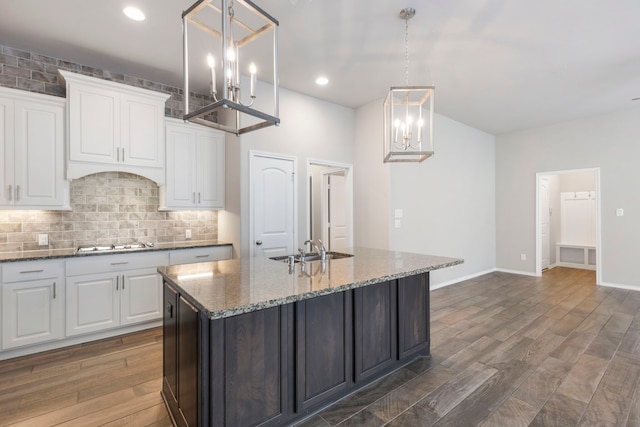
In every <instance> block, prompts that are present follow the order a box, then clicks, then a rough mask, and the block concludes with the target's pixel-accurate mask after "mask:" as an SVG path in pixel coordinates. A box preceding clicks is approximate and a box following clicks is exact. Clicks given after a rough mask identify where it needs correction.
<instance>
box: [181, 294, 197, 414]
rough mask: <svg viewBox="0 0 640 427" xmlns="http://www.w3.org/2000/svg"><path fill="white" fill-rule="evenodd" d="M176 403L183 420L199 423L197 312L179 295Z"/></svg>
mask: <svg viewBox="0 0 640 427" xmlns="http://www.w3.org/2000/svg"><path fill="white" fill-rule="evenodd" d="M177 347H178V364H177V366H178V372H179V374H178V406H179V408H180V416H181V417H182V421H183V422H184V423H185V424H186V425H188V426H197V425H200V424H199V413H198V412H199V411H198V409H199V403H200V401H199V387H200V375H199V373H200V372H199V367H198V362H199V353H200V316H199V313H198V310H197V309H196V308H195V307H194V306H192V305H191V304H189V302H187V301H186V300H185V299H184V298H183V297H182V296H180V297H179V299H178V339H177Z"/></svg>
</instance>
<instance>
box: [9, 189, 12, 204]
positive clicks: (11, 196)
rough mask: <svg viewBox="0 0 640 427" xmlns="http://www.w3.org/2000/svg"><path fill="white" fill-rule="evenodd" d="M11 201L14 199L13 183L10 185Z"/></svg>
mask: <svg viewBox="0 0 640 427" xmlns="http://www.w3.org/2000/svg"><path fill="white" fill-rule="evenodd" d="M9 201H10V202H11V201H13V185H10V186H9Z"/></svg>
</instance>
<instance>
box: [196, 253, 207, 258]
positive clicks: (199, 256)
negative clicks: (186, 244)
mask: <svg viewBox="0 0 640 427" xmlns="http://www.w3.org/2000/svg"><path fill="white" fill-rule="evenodd" d="M196 258H209V254H206V255H196Z"/></svg>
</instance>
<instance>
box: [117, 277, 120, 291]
mask: <svg viewBox="0 0 640 427" xmlns="http://www.w3.org/2000/svg"><path fill="white" fill-rule="evenodd" d="M119 290H120V276H116V291H119Z"/></svg>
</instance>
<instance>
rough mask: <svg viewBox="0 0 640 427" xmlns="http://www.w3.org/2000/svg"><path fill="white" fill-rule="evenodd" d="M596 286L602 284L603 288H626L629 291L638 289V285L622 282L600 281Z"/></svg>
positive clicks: (639, 287) (639, 286)
mask: <svg viewBox="0 0 640 427" xmlns="http://www.w3.org/2000/svg"><path fill="white" fill-rule="evenodd" d="M598 286H604V287H605V288H616V289H626V290H629V291H640V285H625V284H622V283H609V282H602V283H600V284H599V285H598Z"/></svg>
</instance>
